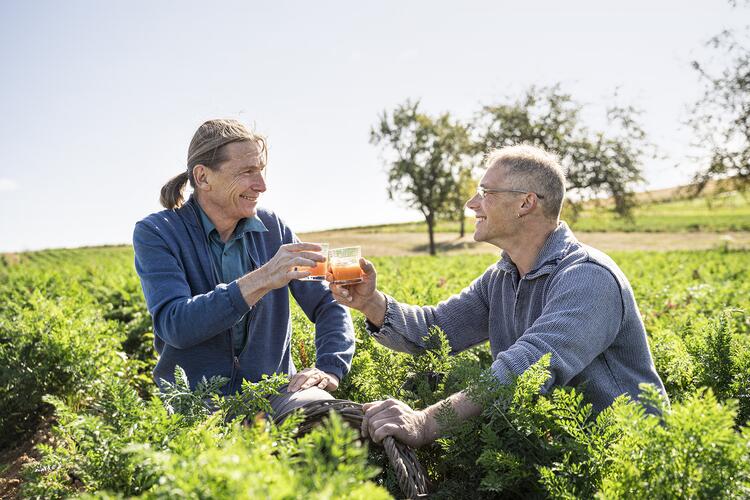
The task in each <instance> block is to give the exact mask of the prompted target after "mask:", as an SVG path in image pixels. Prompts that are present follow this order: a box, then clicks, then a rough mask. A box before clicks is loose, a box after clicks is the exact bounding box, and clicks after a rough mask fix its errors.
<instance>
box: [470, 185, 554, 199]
mask: <svg viewBox="0 0 750 500" xmlns="http://www.w3.org/2000/svg"><path fill="white" fill-rule="evenodd" d="M488 193H522V194H529V193H534V191H522V190H520V189H490V188H486V187H482V186H479V187H478V188H477V194H478V195H479V197H480V198H484V197H485V196H487V194H488ZM534 194H535V195H536V197H537V198H539V199H540V200H543V199H544V196H542V195H541V194H539V193H534Z"/></svg>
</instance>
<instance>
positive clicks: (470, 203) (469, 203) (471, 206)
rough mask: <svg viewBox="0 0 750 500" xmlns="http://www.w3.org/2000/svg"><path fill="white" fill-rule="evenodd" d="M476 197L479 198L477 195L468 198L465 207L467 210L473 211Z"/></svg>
mask: <svg viewBox="0 0 750 500" xmlns="http://www.w3.org/2000/svg"><path fill="white" fill-rule="evenodd" d="M478 196H479V195H478V194H474V196H472V197H471V198H469V201H467V202H466V205H465V207H466V208H468V209H471V210H475V208H474V207H476V206H477V197H478Z"/></svg>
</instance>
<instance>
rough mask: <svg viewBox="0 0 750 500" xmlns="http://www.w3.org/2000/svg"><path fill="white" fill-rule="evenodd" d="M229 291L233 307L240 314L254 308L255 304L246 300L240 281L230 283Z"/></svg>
mask: <svg viewBox="0 0 750 500" xmlns="http://www.w3.org/2000/svg"><path fill="white" fill-rule="evenodd" d="M227 291H228V292H229V301H230V302H231V303H232V307H234V309H235V311H237V312H238V313H239V314H245V313H246V312H248V311H249V310H250V309H252V308H253V306H251V305H248V303H247V302H246V301H245V297H243V296H242V292H240V285H239V283H237V280H234V281H232V282H231V283H229V285H228V286H227Z"/></svg>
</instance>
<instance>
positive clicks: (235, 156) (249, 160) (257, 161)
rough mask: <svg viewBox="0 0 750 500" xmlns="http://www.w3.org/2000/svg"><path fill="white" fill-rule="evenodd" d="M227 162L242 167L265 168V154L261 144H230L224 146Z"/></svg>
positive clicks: (242, 142) (252, 142) (253, 142)
mask: <svg viewBox="0 0 750 500" xmlns="http://www.w3.org/2000/svg"><path fill="white" fill-rule="evenodd" d="M224 156H225V158H226V161H227V162H231V163H232V164H235V163H236V164H241V165H243V166H255V167H265V165H266V154H265V151H264V149H263V147H262V146H261V144H259V143H257V142H255V141H241V142H231V143H229V144H227V145H226V146H224Z"/></svg>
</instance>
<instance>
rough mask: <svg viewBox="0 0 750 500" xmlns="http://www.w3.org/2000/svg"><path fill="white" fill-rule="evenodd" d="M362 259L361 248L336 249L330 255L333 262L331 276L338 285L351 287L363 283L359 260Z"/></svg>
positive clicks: (329, 258) (329, 257)
mask: <svg viewBox="0 0 750 500" xmlns="http://www.w3.org/2000/svg"><path fill="white" fill-rule="evenodd" d="M360 257H362V249H361V247H344V248H334V249H333V250H331V251H330V252H329V253H328V260H329V261H330V262H331V274H333V281H332V283H335V284H337V285H351V284H354V283H360V282H361V281H362V268H361V267H359V259H360Z"/></svg>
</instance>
